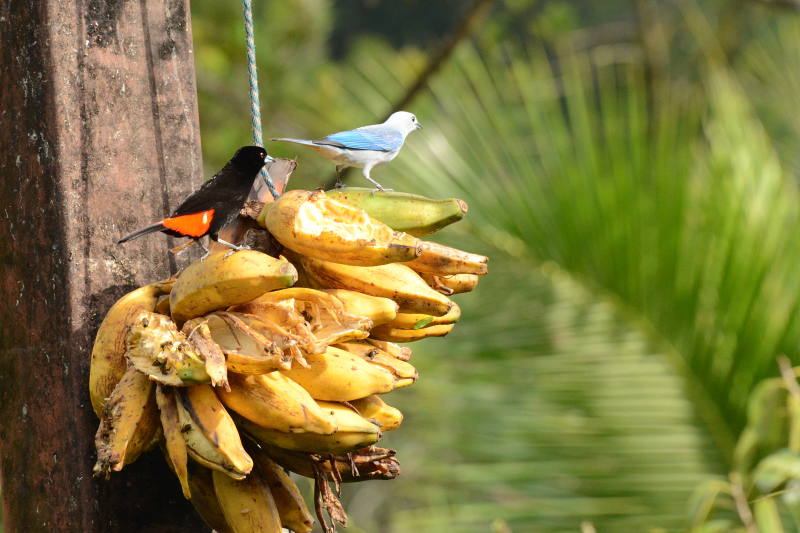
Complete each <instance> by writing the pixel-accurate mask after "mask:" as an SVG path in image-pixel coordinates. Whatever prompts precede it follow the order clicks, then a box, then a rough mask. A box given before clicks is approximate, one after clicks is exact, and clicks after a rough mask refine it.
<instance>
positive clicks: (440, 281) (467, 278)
mask: <svg viewBox="0 0 800 533" xmlns="http://www.w3.org/2000/svg"><path fill="white" fill-rule="evenodd" d="M418 274H419V275H420V277H421V278H422V279H423V280H425V283H427V284H428V285H429V286H430V287H431V288H432V289H434V290H435V291H437V292H440V293H442V294H444V295H445V296H451V295H453V294H461V293H464V292H470V291H472V290H474V289H475V287H476V286H477V285H478V278H479V276H478V275H477V274H452V275H449V276H437V275H436V274H428V273H427V272H418Z"/></svg>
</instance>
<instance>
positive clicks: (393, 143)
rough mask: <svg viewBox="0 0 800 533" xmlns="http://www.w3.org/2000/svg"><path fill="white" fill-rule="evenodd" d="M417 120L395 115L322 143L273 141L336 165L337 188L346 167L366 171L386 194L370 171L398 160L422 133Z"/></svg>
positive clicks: (344, 132)
mask: <svg viewBox="0 0 800 533" xmlns="http://www.w3.org/2000/svg"><path fill="white" fill-rule="evenodd" d="M421 129H422V125H421V124H420V123H419V122H418V121H417V117H415V116H414V115H412V114H411V113H408V112H406V111H398V112H397V113H393V114H392V116H390V117H389V118H388V119H387V120H386V122H384V123H383V124H374V125H372V126H364V127H361V128H357V129H354V130H350V131H342V132H339V133H333V134H331V135H328V136H327V137H323V138H322V139H317V140H313V141H307V140H302V139H285V138H279V139H272V140H273V141H286V142H291V143H295V144H302V145H303V146H308V147H309V148H311V149H312V150H314V151H315V152H317V153H319V154H320V155H322V156H324V157H327V158H328V159H330V160H331V161H333V162H334V163H336V186H337V187H341V186H342V183H341V181H340V180H339V172H341V170H342V169H343V168H345V167H356V168H362V169H364V170H363V172H364V177H365V178H367V179H368V180H369V181H371V182H372V183H373V184H374V185H375V186H376V187H377V188H378V189H380V190H385V189H384V188H383V187H381V186H380V185H379V184H378V182H376V181H375V180H373V179H372V178H371V177H370V176H369V172H370V170H372V169H373V168H375V167H379V166H381V165H385V164H386V163H388V162H389V161H391V160H392V159H394V158H395V156H396V155H397V154H398V152H399V151H400V148H402V146H403V142H404V141H405V140H406V136H407V135H408V134H409V133H411V132H412V131H414V130H421Z"/></svg>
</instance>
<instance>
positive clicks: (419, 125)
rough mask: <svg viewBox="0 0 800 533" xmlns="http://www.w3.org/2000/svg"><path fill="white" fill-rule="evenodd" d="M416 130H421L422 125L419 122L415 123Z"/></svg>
mask: <svg viewBox="0 0 800 533" xmlns="http://www.w3.org/2000/svg"><path fill="white" fill-rule="evenodd" d="M417 129H418V130H421V129H422V124H420V123H419V122H417Z"/></svg>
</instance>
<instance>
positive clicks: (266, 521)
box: [211, 469, 281, 533]
mask: <svg viewBox="0 0 800 533" xmlns="http://www.w3.org/2000/svg"><path fill="white" fill-rule="evenodd" d="M211 475H212V476H213V478H214V493H215V494H216V495H217V501H218V502H219V506H220V509H222V514H224V515H225V521H226V522H227V523H228V526H229V527H230V528H231V531H233V532H234V533H281V517H280V514H278V508H277V507H276V506H275V500H273V499H272V494H271V493H270V491H269V487H268V486H267V483H266V481H265V480H264V476H263V475H262V474H261V472H260V471H259V470H257V469H254V470H253V472H252V473H251V474H250V475H249V476H247V477H246V478H245V479H242V480H238V481H237V480H235V479H232V478H231V477H229V476H226V475H225V474H223V473H222V472H220V471H218V470H214V471H213V472H212V473H211Z"/></svg>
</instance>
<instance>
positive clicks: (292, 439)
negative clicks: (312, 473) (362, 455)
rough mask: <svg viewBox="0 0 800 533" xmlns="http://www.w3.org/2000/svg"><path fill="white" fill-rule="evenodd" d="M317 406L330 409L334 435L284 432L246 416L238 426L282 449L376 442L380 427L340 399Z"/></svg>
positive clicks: (327, 449) (347, 448) (339, 449)
mask: <svg viewBox="0 0 800 533" xmlns="http://www.w3.org/2000/svg"><path fill="white" fill-rule="evenodd" d="M317 403H318V404H319V407H320V409H322V410H323V411H325V412H326V413H329V414H330V416H331V418H332V419H333V420H335V422H336V427H338V428H339V429H338V430H337V431H336V433H334V434H333V435H319V434H316V433H284V432H282V431H275V430H274V429H267V428H264V427H261V426H260V425H258V424H255V423H253V422H251V421H249V420H242V421H241V424H240V426H241V427H242V429H243V430H244V431H246V432H247V433H248V434H250V435H251V436H252V437H253V438H254V439H256V441H258V442H266V443H268V444H272V445H273V446H278V447H280V448H283V449H285V450H295V451H301V452H310V453H335V454H339V453H347V452H352V451H354V450H360V449H361V448H364V447H365V446H370V445H372V444H375V443H376V442H377V441H378V439H379V438H380V436H381V431H380V428H379V427H378V426H377V425H375V424H373V423H371V422H369V421H367V420H366V419H365V418H364V417H362V416H360V415H359V414H358V413H356V412H354V411H352V410H350V409H349V408H347V407H345V406H344V405H342V404H339V403H333V402H323V401H319V402H317Z"/></svg>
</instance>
